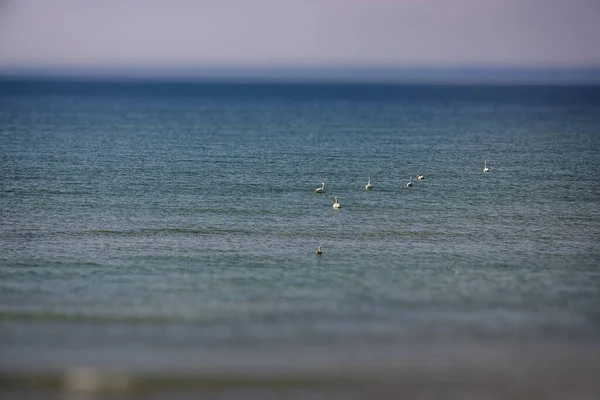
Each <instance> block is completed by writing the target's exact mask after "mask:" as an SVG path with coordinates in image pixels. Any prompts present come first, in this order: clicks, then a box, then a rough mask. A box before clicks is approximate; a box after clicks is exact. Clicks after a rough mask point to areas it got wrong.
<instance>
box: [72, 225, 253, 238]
mask: <svg viewBox="0 0 600 400" xmlns="http://www.w3.org/2000/svg"><path fill="white" fill-rule="evenodd" d="M81 234H83V235H87V236H118V237H148V236H170V235H231V234H254V232H253V231H250V230H246V229H227V228H204V229H198V228H181V227H177V228H158V229H136V230H118V229H97V230H87V231H82V232H81Z"/></svg>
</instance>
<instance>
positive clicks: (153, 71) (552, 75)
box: [0, 65, 600, 84]
mask: <svg viewBox="0 0 600 400" xmlns="http://www.w3.org/2000/svg"><path fill="white" fill-rule="evenodd" d="M0 79H2V80H19V79H25V80H35V79H37V80H45V79H50V80H55V79H63V80H94V81H102V80H118V81H121V80H126V81H148V80H150V81H167V82H174V81H198V82H202V81H213V82H214V81H227V82H240V83H253V82H256V83H261V82H262V83H264V82H282V83H293V82H298V83H310V82H314V83H382V84H385V83H389V84H406V83H417V84H427V83H431V84H445V83H447V84H452V83H456V84H461V83H464V84H470V83H474V84H485V83H491V84H511V83H514V84H527V83H529V84H600V66H578V67H565V66H559V67H548V66H543V67H532V66H527V67H520V66H502V67H498V66H447V67H446V66H422V67H419V66H404V67H390V66H368V67H363V66H301V67H294V66H271V67H269V66H231V65H230V66H226V65H224V66H175V67H166V66H153V67H142V66H122V67H119V66H111V67H106V66H101V67H91V66H86V67H80V66H69V67H38V66H33V67H31V66H30V67H8V66H0Z"/></svg>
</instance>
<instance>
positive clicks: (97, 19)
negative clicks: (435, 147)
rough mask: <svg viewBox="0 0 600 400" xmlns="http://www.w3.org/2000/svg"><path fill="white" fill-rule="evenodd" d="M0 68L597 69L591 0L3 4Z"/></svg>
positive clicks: (33, 0) (599, 2) (599, 36)
mask: <svg viewBox="0 0 600 400" xmlns="http://www.w3.org/2000/svg"><path fill="white" fill-rule="evenodd" d="M0 1H1V2H2V3H1V4H0V6H1V7H0V67H4V68H7V67H8V68H17V67H70V68H73V67H76V68H78V67H128V66H146V67H147V66H151V67H190V66H204V67H207V66H208V67H210V66H219V65H226V66H240V67H241V66H258V67H262V66H269V67H278V66H293V67H303V66H311V67H315V66H317V67H318V66H355V67H365V66H366V67H369V66H384V67H414V66H443V67H453V66H487V67H505V66H512V67H578V66H596V67H597V66H600V0H169V1H166V0H165V1H155V0H145V1H143V0H139V1H138V0H104V1H102V0H98V1H95V0H0Z"/></svg>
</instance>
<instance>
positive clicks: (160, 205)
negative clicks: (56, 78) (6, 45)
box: [0, 81, 600, 372]
mask: <svg viewBox="0 0 600 400" xmlns="http://www.w3.org/2000/svg"><path fill="white" fill-rule="evenodd" d="M484 160H487V162H488V166H489V168H490V172H489V173H483V163H484ZM417 173H423V174H424V176H425V179H424V180H423V181H416V180H415V181H414V186H413V187H412V188H407V187H406V183H407V182H408V179H409V177H410V176H412V177H413V178H414V177H416V174H417ZM599 175H600V88H598V87H487V86H385V85H381V86H365V85H276V84H274V85H229V84H158V83H98V82H96V83H85V82H79V83H78V82H15V81H4V82H0V190H1V197H0V353H2V354H3V355H4V356H3V357H0V368H1V369H2V370H13V369H18V370H25V371H32V370H40V369H42V370H48V369H50V370H54V369H64V368H69V367H73V366H77V365H91V366H98V367H128V368H134V369H151V370H153V371H158V372H161V371H166V370H167V369H172V368H195V367H207V368H211V367H215V366H218V367H219V368H224V369H225V370H228V368H231V369H235V370H240V369H241V370H242V371H245V370H253V369H254V368H256V367H257V366H260V365H263V364H264V365H265V368H267V369H268V367H269V366H270V367H272V368H275V369H277V370H281V369H284V370H285V369H286V368H287V369H290V370H293V368H294V366H296V365H300V364H302V363H304V364H305V365H315V364H319V365H322V364H323V363H325V364H327V363H329V364H332V365H339V364H344V365H354V366H359V367H360V366H370V365H371V364H373V358H375V359H377V358H378V357H380V355H381V354H382V353H383V354H395V353H402V352H403V351H406V349H408V348H415V347H414V346H417V348H420V347H418V346H422V347H423V348H425V347H426V348H428V349H431V348H432V347H431V346H433V348H435V349H437V350H436V351H439V354H438V353H436V354H438V357H433V356H432V360H433V361H432V362H433V363H434V364H435V363H437V362H438V361H439V363H442V364H443V363H444V362H445V361H444V360H447V358H445V357H444V354H453V352H456V349H457V348H460V349H463V348H464V346H467V347H468V348H469V349H470V350H469V351H463V350H461V351H460V354H461V356H460V357H463V358H464V359H465V360H466V362H469V361H473V360H479V358H481V357H482V354H484V350H482V349H486V348H490V346H491V347H493V348H495V349H500V350H499V351H500V353H503V352H506V353H511V352H512V353H515V350H514V349H518V348H520V347H519V346H522V345H524V344H528V343H536V344H538V345H539V344H548V346H549V347H551V348H557V347H561V346H577V347H578V348H580V347H581V346H583V348H584V353H585V352H586V351H589V352H592V353H593V354H598V349H599V348H598V343H599V340H600V267H599V265H600V184H599V183H598V182H599V181H598V176H599ZM368 177H370V178H371V181H372V184H373V186H374V189H373V190H372V191H366V190H365V189H364V186H365V184H366V181H367V178H368ZM321 182H325V185H326V190H327V192H326V194H323V195H318V194H316V193H315V189H316V188H317V187H318V186H319V185H320V184H321ZM333 196H339V198H340V202H341V203H342V206H343V207H342V209H341V210H339V211H335V210H333V208H332V204H333ZM318 246H322V247H323V255H322V256H321V257H317V256H316V254H315V252H316V249H317V247H318ZM457 346H461V347H457ZM281 352H284V353H285V354H287V355H286V356H285V357H283V356H281V357H279V356H278V357H275V356H272V355H273V354H280V355H281V354H284V353H281ZM512 353H511V354H512ZM417 354H418V353H417ZM428 354H429V353H428ZM282 358H283V361H282ZM417 358H418V357H417ZM483 358H485V357H483ZM273 359H274V360H276V361H275V362H272V363H270V361H269V360H271V361H272V360H273ZM400 359H402V357H398V359H396V360H395V362H400V363H401V362H403V361H401V360H400ZM294 360H295V361H294ZM366 360H369V361H366ZM304 364H303V365H304ZM508 367H509V368H512V366H511V365H509V366H508Z"/></svg>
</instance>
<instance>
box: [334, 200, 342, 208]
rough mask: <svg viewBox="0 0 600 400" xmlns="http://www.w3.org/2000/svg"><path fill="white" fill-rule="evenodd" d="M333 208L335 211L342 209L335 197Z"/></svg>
mask: <svg viewBox="0 0 600 400" xmlns="http://www.w3.org/2000/svg"><path fill="white" fill-rule="evenodd" d="M333 208H335V209H336V210H337V209H339V208H342V205H341V204H340V202H339V201H338V198H337V197H336V198H335V203H333Z"/></svg>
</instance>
